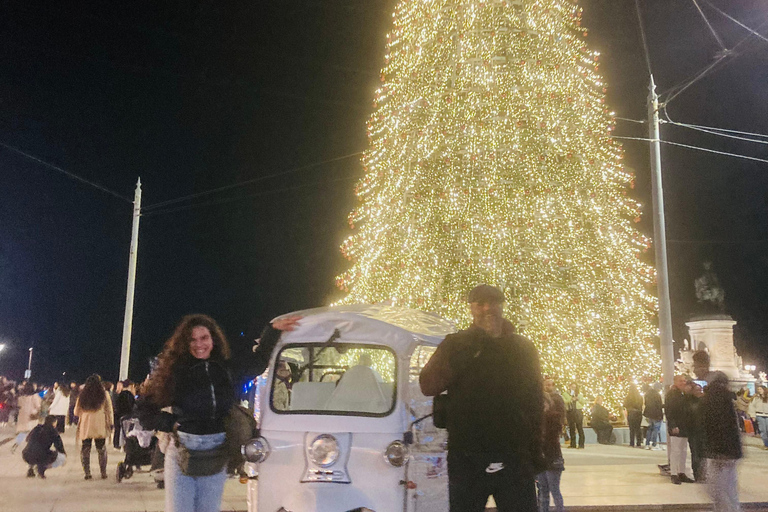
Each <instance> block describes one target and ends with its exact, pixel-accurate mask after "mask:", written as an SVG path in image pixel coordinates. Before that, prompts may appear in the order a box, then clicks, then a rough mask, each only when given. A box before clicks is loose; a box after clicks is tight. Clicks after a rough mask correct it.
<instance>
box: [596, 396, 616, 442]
mask: <svg viewBox="0 0 768 512" xmlns="http://www.w3.org/2000/svg"><path fill="white" fill-rule="evenodd" d="M591 416H592V420H591V425H592V430H594V431H595V435H597V442H598V443H600V444H613V443H614V440H613V439H612V437H613V425H611V419H615V416H613V415H612V414H611V413H610V411H609V410H608V409H606V408H605V406H604V405H603V397H602V396H600V395H597V397H595V403H594V404H593V406H592V412H591Z"/></svg>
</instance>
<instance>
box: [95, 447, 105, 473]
mask: <svg viewBox="0 0 768 512" xmlns="http://www.w3.org/2000/svg"><path fill="white" fill-rule="evenodd" d="M96 451H97V452H99V469H101V478H102V479H106V478H107V447H106V445H105V446H104V448H102V449H101V450H99V449H98V448H96Z"/></svg>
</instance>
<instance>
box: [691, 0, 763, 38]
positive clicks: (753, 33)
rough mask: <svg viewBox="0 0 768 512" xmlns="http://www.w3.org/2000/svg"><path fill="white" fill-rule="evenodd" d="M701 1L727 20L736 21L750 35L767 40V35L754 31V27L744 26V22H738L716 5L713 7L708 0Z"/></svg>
mask: <svg viewBox="0 0 768 512" xmlns="http://www.w3.org/2000/svg"><path fill="white" fill-rule="evenodd" d="M703 1H704V3H706V4H707V5H708V6H710V7H711V8H712V9H714V10H716V11H717V12H719V13H720V14H722V15H723V16H725V17H726V18H728V19H729V20H731V21H732V22H734V23H736V24H737V25H738V26H740V27H741V28H743V29H745V30H748V31H749V32H751V33H752V35H754V36H757V37H759V38H760V39H762V40H763V41H766V42H768V37H765V36H764V35H763V34H761V33H759V32H758V31H756V30H754V29H752V28H749V27H748V26H746V25H745V24H743V23H742V22H740V21H739V20H737V19H736V18H734V17H733V16H731V15H730V14H728V13H726V12H723V11H721V10H720V9H718V8H717V7H715V6H714V5H712V3H711V2H709V1H708V0H703Z"/></svg>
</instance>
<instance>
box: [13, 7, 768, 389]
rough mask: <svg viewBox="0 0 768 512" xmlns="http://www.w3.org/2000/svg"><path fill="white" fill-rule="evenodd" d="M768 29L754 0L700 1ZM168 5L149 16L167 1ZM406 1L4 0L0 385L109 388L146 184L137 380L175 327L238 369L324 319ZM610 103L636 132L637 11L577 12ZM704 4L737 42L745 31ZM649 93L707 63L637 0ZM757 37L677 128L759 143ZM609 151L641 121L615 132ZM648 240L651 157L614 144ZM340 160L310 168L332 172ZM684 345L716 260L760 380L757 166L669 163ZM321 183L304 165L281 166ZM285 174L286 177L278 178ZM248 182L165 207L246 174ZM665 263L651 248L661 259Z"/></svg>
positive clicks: (724, 161) (742, 149) (763, 338)
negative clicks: (300, 326)
mask: <svg viewBox="0 0 768 512" xmlns="http://www.w3.org/2000/svg"><path fill="white" fill-rule="evenodd" d="M710 1H711V2H712V3H713V4H714V5H716V6H718V7H719V8H720V9H722V10H724V11H726V12H728V13H729V14H731V15H732V16H733V17H735V18H737V19H739V20H741V21H742V22H744V23H746V24H747V25H749V26H750V27H752V28H755V29H759V31H761V32H762V33H764V34H765V33H768V6H766V4H765V2H764V1H761V0H710ZM158 4H160V5H158ZM395 4H396V2H395V1H394V0H317V1H314V0H295V1H287V0H273V1H256V2H253V1H251V2H220V1H214V0H198V1H191V2H146V1H139V2H120V3H114V2H82V3H77V4H66V5H65V4H62V3H57V4H53V3H51V2H38V1H36V0H0V143H2V144H6V145H10V146H13V147H15V148H18V149H20V150H22V151H24V152H26V153H29V154H30V155H34V156H35V157H36V158H39V159H41V160H44V161H46V162H49V163H51V164H54V165H56V166H58V167H60V168H62V169H65V170H67V171H69V172H72V173H74V174H77V175H78V176H80V177H83V178H85V179H86V180H89V181H92V182H94V183H97V184H99V185H101V186H103V187H105V188H107V189H109V190H111V191H114V192H116V193H117V194H118V195H120V196H124V198H118V197H115V196H113V195H110V194H108V193H106V192H103V191H101V190H98V189H96V188H94V187H92V186H90V185H87V184H84V183H81V182H78V181H75V180H73V179H71V178H69V177H67V176H65V175H63V174H62V173H60V172H57V171H55V170H51V169H49V168H47V167H45V166H43V165H41V164H40V163H37V162H35V161H33V160H31V159H29V158H26V157H23V156H21V155H19V154H18V153H15V152H13V151H10V150H8V149H7V148H5V147H2V146H0V178H1V180H0V339H2V340H3V341H4V342H5V343H6V344H7V345H8V348H7V349H6V351H5V352H3V353H2V354H0V374H5V375H10V376H11V377H14V378H20V377H21V375H22V373H23V371H24V369H25V368H26V357H27V353H28V352H27V349H28V347H30V346H34V347H35V353H34V361H33V374H34V377H35V379H36V380H41V381H53V380H54V379H57V378H59V377H60V376H61V375H62V373H63V372H66V373H67V378H75V379H83V378H85V377H86V376H87V375H89V374H90V373H92V372H98V373H100V374H102V375H103V376H104V377H105V378H107V379H115V378H117V373H118V368H119V354H120V344H121V336H122V324H123V313H124V306H125V286H126V276H127V268H128V248H129V242H130V229H131V213H132V207H131V201H132V198H133V189H134V186H135V183H136V180H137V178H138V177H139V176H140V177H141V181H142V184H143V191H144V193H143V206H144V207H146V208H147V210H146V214H145V215H144V216H143V217H142V221H141V233H140V240H139V262H138V277H137V285H136V305H135V315H134V330H133V350H132V364H131V377H132V378H134V379H140V378H143V376H144V375H145V374H146V372H147V370H148V358H149V357H150V356H152V355H154V354H156V353H157V352H158V351H159V349H160V347H161V346H162V343H163V342H164V340H165V339H166V338H167V337H168V336H169V334H170V333H171V331H172V329H173V327H174V325H175V324H176V322H177V321H178V320H179V318H180V317H181V316H182V315H184V314H187V313H192V312H203V313H207V314H210V315H212V316H213V317H214V318H216V319H217V320H218V321H219V322H220V323H221V324H222V326H223V327H224V329H225V330H226V332H227V335H228V337H229V338H230V341H231V343H232V345H233V346H234V349H235V351H236V353H237V352H242V351H247V350H248V349H249V348H250V345H251V344H252V340H253V339H254V338H255V337H257V335H258V332H259V331H260V330H261V327H262V326H263V325H264V324H265V323H266V322H267V321H268V320H269V319H270V318H272V317H274V316H275V315H278V314H281V313H285V312H288V311H291V310H297V309H302V308H307V307H314V306H320V305H324V304H326V303H328V302H329V301H330V300H332V299H333V298H338V297H339V296H340V295H339V292H338V291H337V290H336V288H335V286H334V277H335V276H336V275H337V274H339V273H340V272H342V271H343V270H344V269H345V268H346V264H347V262H346V260H344V259H343V258H342V256H341V254H340V252H339V250H338V246H339V245H340V243H341V242H342V240H343V239H344V238H345V236H346V235H347V234H348V227H347V223H346V217H347V214H348V212H349V211H350V210H351V208H352V207H353V204H354V202H355V198H354V194H353V186H354V180H355V179H356V178H358V177H360V176H361V175H362V166H361V165H360V162H359V157H358V156H351V157H349V158H342V159H338V157H345V156H348V155H354V154H355V153H358V152H360V151H362V150H364V149H365V148H366V137H365V122H366V120H367V118H368V116H369V114H370V113H371V111H372V108H373V106H372V100H373V93H374V90H375V89H376V87H377V85H378V83H379V71H380V69H381V67H382V65H383V57H384V49H385V34H386V32H387V31H388V29H389V24H390V23H391V19H392V18H391V13H392V11H393V10H394V6H395ZM580 4H581V5H582V6H583V7H584V11H585V12H584V21H583V25H584V26H586V27H587V28H589V29H590V34H589V36H588V37H587V39H586V41H587V44H588V45H589V46H590V47H591V48H592V49H595V50H599V51H601V52H602V56H601V62H602V64H601V67H600V72H601V73H602V74H603V75H604V76H605V78H606V82H607V83H608V94H607V103H608V105H610V107H611V108H612V109H614V110H615V111H616V112H617V115H618V116H621V117H626V118H631V119H643V118H644V117H645V116H646V107H645V99H646V96H647V85H648V72H647V68H646V64H645V58H644V56H643V49H642V43H641V38H640V32H639V29H638V24H637V18H636V13H635V4H634V2H633V1H632V0H583V1H582V2H580ZM699 4H700V5H701V6H702V8H703V9H704V11H705V13H706V15H707V16H708V18H709V19H710V21H711V23H712V25H713V27H714V29H715V31H716V32H717V33H718V35H719V36H720V37H721V38H722V39H723V41H724V43H725V45H726V47H728V48H731V47H733V46H735V45H736V44H737V43H738V42H739V41H741V40H742V39H743V38H744V37H746V36H747V35H749V33H748V32H747V31H746V30H744V29H743V28H740V27H739V26H737V25H736V24H734V23H733V22H731V21H729V20H727V19H726V18H724V17H723V16H722V15H720V14H718V13H717V12H716V11H714V10H713V9H711V8H710V7H709V6H708V5H707V3H706V2H705V1H704V0H700V2H699ZM641 5H642V9H643V15H644V23H645V27H646V30H647V35H648V40H649V47H650V58H651V66H652V69H653V72H654V75H655V79H656V83H657V84H658V86H659V91H660V92H664V91H665V90H668V89H670V88H671V87H673V86H676V85H677V84H679V83H681V82H684V81H685V80H686V79H688V78H689V77H691V76H692V75H695V74H696V73H697V72H698V71H700V70H701V69H702V68H704V67H705V66H706V65H707V64H709V63H711V62H712V61H713V58H714V57H715V56H716V54H717V52H718V51H719V50H720V48H719V46H718V43H717V41H716V39H715V38H714V36H713V35H712V33H711V32H710V30H709V29H708V28H707V26H706V24H705V23H704V21H703V19H702V18H701V16H700V15H699V13H698V11H697V10H696V7H695V6H694V4H693V2H691V1H690V0H643V1H641ZM767 109H768V42H766V41H761V40H759V39H758V38H756V37H751V38H750V39H748V40H746V41H745V42H743V43H742V44H741V45H740V46H739V47H738V49H737V52H736V54H735V55H733V56H731V57H728V58H727V59H726V60H725V62H724V63H722V64H721V65H720V66H719V67H718V68H717V69H716V70H715V71H714V72H713V73H712V74H710V75H708V76H707V77H705V78H704V79H702V80H701V81H700V82H698V83H696V84H695V85H693V86H692V87H690V88H689V89H688V90H686V91H685V92H684V93H682V94H681V95H680V96H679V97H677V98H676V99H674V100H673V101H672V102H671V103H670V104H669V107H668V112H669V115H670V116H671V117H672V118H673V119H675V120H676V121H684V122H687V123H693V124H699V125H707V126H715V127H722V128H729V129H735V130H742V131H745V132H758V133H766V134H768V112H766V110H767ZM618 126H619V128H618V130H617V132H616V133H617V134H618V135H623V136H634V137H645V136H646V129H647V128H646V126H645V125H641V124H635V123H628V122H624V121H620V122H619V125H618ZM662 138H665V139H669V140H673V141H676V142H680V143H686V144H693V145H697V146H704V147H708V148H713V149H717V150H721V151H729V152H734V153H741V154H745V155H750V156H754V157H759V158H768V146H766V145H765V144H754V143H747V142H742V141H738V140H730V139H724V138H721V137H716V136H711V135H707V134H703V133H699V132H695V131H691V130H689V129H685V128H681V127H676V126H672V125H665V126H663V127H662ZM625 149H626V157H625V161H626V163H627V165H628V166H629V167H632V168H633V169H635V172H636V174H637V180H636V181H637V186H636V188H635V189H634V190H633V191H631V192H632V194H633V195H634V196H635V197H637V198H638V199H639V200H640V201H641V202H643V203H644V205H645V214H644V218H643V220H642V221H641V223H640V228H641V229H642V230H643V231H644V232H645V233H647V234H649V235H652V222H651V216H650V212H651V204H650V174H649V162H648V146H647V143H644V142H636V141H627V142H625ZM334 159H335V161H333V162H330V163H324V164H321V165H313V164H317V163H319V162H326V161H328V160H334ZM662 159H663V166H664V180H665V183H664V185H665V200H666V206H667V235H668V239H669V242H668V246H669V264H670V274H671V283H670V284H671V295H672V304H673V325H674V329H675V339H676V340H678V341H682V339H683V337H685V336H687V333H686V331H685V325H684V322H685V321H686V320H687V319H689V317H690V316H691V314H693V312H694V310H695V303H696V300H695V295H694V290H693V280H694V278H695V277H696V276H697V275H699V274H700V273H701V263H702V262H703V261H705V260H712V261H713V262H714V267H715V271H716V272H717V274H718V276H719V278H720V280H721V282H722V284H723V287H724V289H725V292H726V307H727V311H728V312H729V313H730V314H732V315H733V317H734V318H735V319H736V320H737V321H738V322H739V324H738V326H737V329H736V344H737V347H738V349H739V350H740V352H741V353H742V355H743V356H744V360H745V362H748V363H753V364H758V365H759V366H763V367H765V365H766V363H768V315H767V314H766V313H768V255H767V254H768V253H767V252H766V250H768V204H766V203H767V201H768V164H766V163H759V162H750V161H747V160H740V159H735V158H729V157H725V156H718V155H714V154H707V153H701V152H695V151H691V150H688V149H683V148H677V147H671V146H663V148H662ZM304 166H310V167H307V168H304V169H302V170H299V171H296V172H291V173H285V171H290V170H294V169H297V168H302V167H304ZM272 175H277V176H272ZM255 179H258V181H255V182H253V183H251V184H250V185H248V186H244V187H238V188H234V189H230V190H227V191H223V192H220V193H216V194H211V195H205V196H200V197H196V198H194V199H192V200H187V201H182V202H176V203H169V204H166V205H165V206H156V207H155V208H152V206H153V205H158V204H160V203H165V202H166V201H171V200H174V199H176V198H180V197H184V196H188V195H191V194H196V193H200V192H204V191H208V190H210V189H215V188H217V187H224V186H227V185H230V184H233V183H238V182H242V181H246V180H255ZM648 256H649V258H652V257H653V255H652V252H651V253H650V254H649V255H648Z"/></svg>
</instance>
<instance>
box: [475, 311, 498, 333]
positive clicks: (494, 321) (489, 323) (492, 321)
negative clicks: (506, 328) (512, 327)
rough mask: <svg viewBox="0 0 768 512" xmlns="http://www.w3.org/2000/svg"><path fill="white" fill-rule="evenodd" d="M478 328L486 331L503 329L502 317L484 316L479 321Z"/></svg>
mask: <svg viewBox="0 0 768 512" xmlns="http://www.w3.org/2000/svg"><path fill="white" fill-rule="evenodd" d="M476 323H477V326H478V327H480V328H481V329H483V330H486V331H491V332H493V331H498V330H499V329H501V317H500V316H497V315H482V316H480V317H478V319H477V322H476Z"/></svg>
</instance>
